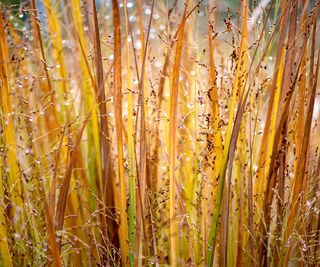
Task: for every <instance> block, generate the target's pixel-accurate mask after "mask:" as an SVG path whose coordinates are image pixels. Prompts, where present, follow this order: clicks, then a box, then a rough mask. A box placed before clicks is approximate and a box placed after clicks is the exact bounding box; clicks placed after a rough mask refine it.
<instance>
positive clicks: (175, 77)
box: [169, 14, 185, 266]
mask: <svg viewBox="0 0 320 267" xmlns="http://www.w3.org/2000/svg"><path fill="white" fill-rule="evenodd" d="M184 16H185V14H184ZM184 25H185V17H183V18H182V22H181V25H180V30H179V33H178V40H177V44H176V51H175V61H174V65H173V73H172V81H171V91H170V142H169V144H170V145H169V157H170V164H169V206H170V208H169V214H170V215H169V216H170V251H171V259H170V262H171V265H172V266H176V264H177V256H176V253H177V235H178V229H177V223H176V214H177V213H176V208H177V207H176V204H175V203H176V201H175V199H176V193H175V185H174V180H175V162H176V160H175V159H176V142H177V111H178V96H179V94H178V93H179V76H180V63H181V56H182V48H183V37H184Z"/></svg>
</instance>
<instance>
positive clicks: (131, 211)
mask: <svg viewBox="0 0 320 267" xmlns="http://www.w3.org/2000/svg"><path fill="white" fill-rule="evenodd" d="M123 6H124V19H125V25H126V35H127V36H129V29H128V14H127V1H126V0H124V1H123ZM126 72H127V88H128V89H131V70H130V47H129V43H128V42H126ZM128 149H129V158H130V167H129V168H130V169H129V207H128V232H129V243H130V246H129V263H130V266H133V263H134V248H135V234H136V232H135V230H136V229H135V225H136V223H135V222H136V193H135V192H136V190H135V187H136V181H135V179H136V170H135V169H136V168H135V165H136V162H135V151H134V127H133V95H132V93H131V91H129V93H128Z"/></svg>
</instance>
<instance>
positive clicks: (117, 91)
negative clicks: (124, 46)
mask: <svg viewBox="0 0 320 267" xmlns="http://www.w3.org/2000/svg"><path fill="white" fill-rule="evenodd" d="M112 10H113V27H114V47H113V53H114V71H113V83H114V89H113V95H114V113H115V124H116V137H117V152H118V155H117V160H118V175H119V181H120V200H119V210H120V227H119V239H120V249H121V262H122V265H123V266H125V265H127V263H128V260H129V258H128V257H129V246H128V219H127V193H126V183H125V177H124V164H123V139H122V134H123V132H122V131H123V125H122V77H121V73H122V71H121V68H122V65H121V54H122V53H121V32H120V12H119V6H118V1H117V0H113V1H112Z"/></svg>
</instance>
